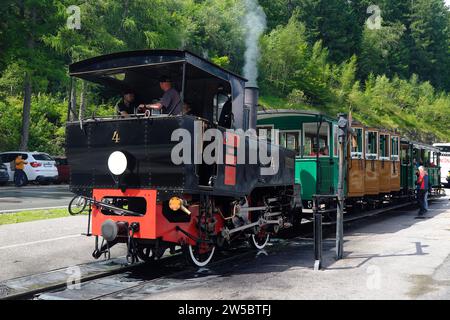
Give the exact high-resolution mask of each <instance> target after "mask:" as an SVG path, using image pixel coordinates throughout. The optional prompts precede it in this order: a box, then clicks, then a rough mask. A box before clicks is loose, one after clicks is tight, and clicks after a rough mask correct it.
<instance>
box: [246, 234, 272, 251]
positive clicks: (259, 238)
mask: <svg viewBox="0 0 450 320" xmlns="http://www.w3.org/2000/svg"><path fill="white" fill-rule="evenodd" d="M269 238H270V234H269V233H268V232H264V231H260V232H258V233H257V234H252V235H251V237H250V244H251V246H252V247H253V248H255V249H258V250H262V249H264V247H265V246H266V245H267V243H268V242H269Z"/></svg>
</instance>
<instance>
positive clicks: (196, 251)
mask: <svg viewBox="0 0 450 320" xmlns="http://www.w3.org/2000/svg"><path fill="white" fill-rule="evenodd" d="M183 251H184V254H185V256H186V259H187V260H188V262H189V263H190V264H192V265H194V266H196V267H204V266H206V265H207V264H208V263H209V262H210V261H211V260H212V258H213V256H214V252H215V251H216V246H214V245H210V244H207V243H204V242H202V243H200V244H199V245H196V246H192V245H186V246H184V247H183Z"/></svg>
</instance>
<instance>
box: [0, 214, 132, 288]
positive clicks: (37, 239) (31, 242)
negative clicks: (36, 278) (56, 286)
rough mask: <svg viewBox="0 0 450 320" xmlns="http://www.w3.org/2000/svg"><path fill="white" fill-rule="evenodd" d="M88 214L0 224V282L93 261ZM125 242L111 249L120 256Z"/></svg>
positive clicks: (92, 241)
mask: <svg viewBox="0 0 450 320" xmlns="http://www.w3.org/2000/svg"><path fill="white" fill-rule="evenodd" d="M87 219H88V217H87V216H74V217H67V218H58V219H49V220H40V221H32V222H23V223H17V224H8V225H2V226H0V281H3V280H6V279H11V278H16V277H22V276H26V275H31V274H37V273H41V272H46V271H50V270H54V269H58V268H64V267H70V266H73V265H76V264H81V263H87V262H92V261H94V259H93V258H92V256H91V253H92V251H93V250H94V243H95V239H94V237H91V238H89V237H86V236H83V235H81V234H82V233H85V232H86V231H87V230H86V229H87ZM125 253H126V246H125V245H117V246H115V247H114V248H112V250H111V256H112V257H119V256H123V255H124V254H125Z"/></svg>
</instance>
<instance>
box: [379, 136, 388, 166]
mask: <svg viewBox="0 0 450 320" xmlns="http://www.w3.org/2000/svg"><path fill="white" fill-rule="evenodd" d="M380 159H381V160H389V135H387V134H381V135H380Z"/></svg>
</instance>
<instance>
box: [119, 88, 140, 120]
mask: <svg viewBox="0 0 450 320" xmlns="http://www.w3.org/2000/svg"><path fill="white" fill-rule="evenodd" d="M137 107H138V104H137V103H136V100H135V94H134V92H133V91H132V90H125V91H124V92H123V98H122V99H121V100H120V101H119V102H118V103H117V104H116V110H117V113H118V114H119V115H120V116H122V117H124V118H127V117H129V116H130V115H132V114H134V113H135V111H136V108H137Z"/></svg>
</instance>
